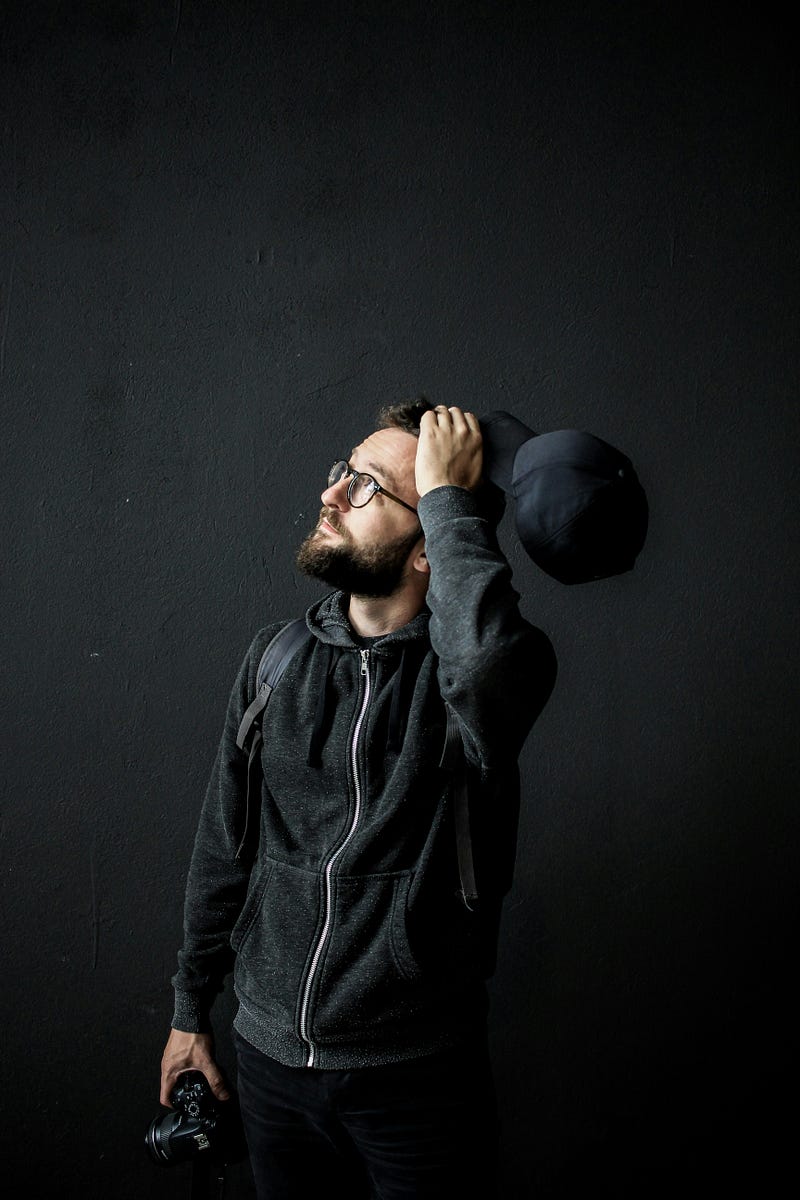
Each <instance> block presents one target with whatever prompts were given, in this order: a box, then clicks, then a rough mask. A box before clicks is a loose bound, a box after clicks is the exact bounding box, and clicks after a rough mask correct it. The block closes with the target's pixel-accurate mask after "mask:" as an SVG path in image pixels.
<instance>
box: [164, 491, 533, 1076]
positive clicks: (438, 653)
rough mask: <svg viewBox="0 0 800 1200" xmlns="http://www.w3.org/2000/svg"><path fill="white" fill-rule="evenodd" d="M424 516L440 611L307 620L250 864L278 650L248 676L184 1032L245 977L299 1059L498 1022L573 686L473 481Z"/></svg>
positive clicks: (256, 1033)
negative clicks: (266, 698)
mask: <svg viewBox="0 0 800 1200" xmlns="http://www.w3.org/2000/svg"><path fill="white" fill-rule="evenodd" d="M419 517H420V521H421V522H422V527H423V530H424V533H425V539H426V540H425V544H426V551H427V556H428V561H429V563H430V568H431V576H430V586H429V589H428V594H427V607H426V608H425V609H424V610H423V611H422V612H421V613H419V614H418V616H416V617H415V618H414V619H413V620H412V621H410V622H409V623H408V624H407V625H405V626H403V627H402V628H401V629H397V630H394V631H393V632H392V633H390V634H387V635H386V636H385V637H382V638H379V639H377V640H375V641H373V642H371V643H370V644H369V645H368V646H365V645H364V644H363V643H360V641H359V639H358V638H356V637H354V635H353V632H352V630H351V627H350V624H349V622H348V620H347V615H346V613H347V597H346V596H344V595H342V594H341V593H339V592H334V593H332V594H331V595H329V596H326V597H325V598H324V599H323V600H321V601H320V602H318V603H316V604H314V605H313V606H312V607H311V608H310V609H309V611H308V614H307V618H306V619H307V623H308V626H309V629H310V630H311V632H312V634H313V635H314V636H313V637H311V638H309V639H308V640H307V642H306V643H305V644H304V645H302V646H301V647H300V649H299V650H298V651H297V653H296V654H295V655H294V657H293V658H292V660H291V662H290V664H289V666H288V668H287V670H286V672H285V674H284V676H283V678H282V679H281V681H280V683H279V684H278V686H277V687H276V689H275V692H274V694H273V695H272V697H271V699H270V702H269V705H268V707H267V710H266V715H265V718H264V744H263V747H262V751H261V765H262V768H263V785H262V794H261V804H260V834H259V840H258V851H257V855H256V856H255V861H254V862H253V863H252V867H251V865H250V863H249V862H247V861H243V860H242V858H241V856H240V858H239V859H237V858H236V852H237V848H238V846H239V844H240V842H241V839H242V834H243V831H244V822H245V811H244V808H245V802H244V796H245V785H246V758H245V756H244V755H243V753H242V752H241V751H240V750H238V749H237V747H236V733H237V730H238V728H239V723H240V721H241V718H242V714H243V713H244V710H245V709H246V707H247V706H248V704H249V703H250V701H251V700H252V698H253V696H254V694H255V690H256V672H257V669H258V663H259V661H260V658H261V655H262V652H263V650H264V647H265V646H266V645H267V643H268V642H269V640H270V639H271V638H272V636H273V635H274V634H275V633H276V632H277V630H278V629H279V628H280V627H281V625H282V624H284V623H285V622H278V623H277V624H274V625H269V626H267V627H266V628H264V629H262V630H260V631H259V632H258V634H257V635H256V637H255V638H254V640H253V642H252V644H251V646H250V649H249V650H248V652H247V655H246V656H245V659H244V662H243V663H242V666H241V668H240V670H239V673H238V676H237V678H236V682H235V683H234V686H233V691H232V693H231V698H230V702H229V705H228V712H227V717H226V722H225V729H224V731H223V735H222V739H221V742H220V746H219V750H218V753H217V757H216V761H215V764H214V768H213V771H212V775H211V780H210V782H209V786H208V791H207V793H206V798H205V802H204V805H203V809H202V814H201V817H200V823H199V827H198V831H197V836H196V839H195V846H194V852H193V855H192V860H191V866H190V870H189V878H188V883H187V890H186V904H185V938H184V945H183V949H182V950H181V951H180V954H179V956H178V961H179V969H178V973H177V974H176V975H175V977H174V979H173V983H174V986H175V991H176V1008H175V1015H174V1017H173V1022H172V1023H173V1026H174V1027H175V1028H178V1029H184V1030H188V1031H190V1032H199V1031H203V1030H207V1029H208V1028H209V1012H210V1009H211V1004H212V1001H213V999H214V996H215V995H216V993H217V992H219V991H220V990H221V988H222V986H223V981H224V978H225V976H226V975H227V974H228V972H229V971H230V970H231V969H233V970H234V987H235V991H236V995H237V998H238V1001H239V1011H238V1014H237V1016H236V1020H235V1026H236V1028H237V1029H238V1031H239V1032H240V1033H241V1035H242V1036H243V1037H244V1038H246V1039H247V1041H249V1042H251V1043H252V1044H253V1045H254V1046H256V1047H257V1048H258V1049H259V1050H261V1051H263V1052H264V1053H265V1054H269V1055H271V1056H272V1057H273V1058H276V1059H277V1060H278V1061H280V1062H282V1063H285V1064H287V1065H289V1066H304V1065H305V1066H309V1067H312V1066H313V1067H322V1068H345V1069H346V1068H350V1067H356V1066H363V1065H372V1064H379V1063H386V1062H391V1061H397V1060H400V1059H404V1058H412V1057H416V1056H419V1055H422V1054H426V1053H430V1052H432V1051H434V1050H437V1049H440V1048H444V1047H445V1046H448V1045H453V1044H455V1043H456V1042H457V1041H459V1040H460V1039H461V1038H463V1037H465V1036H467V1035H468V1034H469V1032H470V1031H472V1030H473V1029H474V1028H475V1027H476V1026H477V1024H478V1023H479V1022H480V1021H481V1020H482V1019H483V1017H484V1015H485V1008H486V991H485V979H486V978H487V977H488V976H489V975H490V974H491V972H492V970H493V968H494V957H495V952H496V943H497V928H498V922H499V916H500V906H501V904H502V898H503V895H504V894H505V893H506V892H507V890H508V888H509V886H510V883H511V875H512V870H513V859H514V849H515V838H516V826H517V815H518V802H519V792H518V786H517V779H516V762H517V758H518V755H519V751H520V749H521V747H522V744H523V742H524V740H525V738H526V736H527V734H528V732H529V730H530V728H531V725H532V724H533V722H534V720H535V719H536V717H537V715H538V714H539V712H540V711H541V709H542V707H543V705H544V704H545V702H546V700H547V698H548V696H549V694H550V692H551V690H552V687H553V683H554V680H555V672H556V664H555V655H554V653H553V650H552V647H551V645H550V642H549V641H548V639H547V638H546V636H545V635H544V634H543V633H542V632H541V631H540V630H538V629H535V628H533V627H532V626H531V625H529V624H528V622H527V621H525V620H524V619H523V618H522V617H521V615H520V613H519V609H518V606H517V601H518V596H517V593H516V592H515V591H514V589H513V587H512V585H511V570H510V568H509V566H508V563H507V562H506V560H505V558H504V557H503V555H502V553H501V551H500V549H499V547H498V544H497V540H496V536H495V531H494V528H493V526H492V525H491V524H490V522H489V521H488V520H486V519H485V518H484V516H483V515H482V510H481V507H480V504H479V501H478V499H477V497H476V496H475V494H474V493H471V492H468V491H465V490H464V489H461V488H456V487H442V488H437V489H435V490H434V491H432V492H429V493H428V494H427V495H426V496H424V497H423V498H422V499H421V500H420V503H419ZM445 701H447V703H448V705H449V706H450V707H451V710H452V711H453V712H454V713H455V714H456V716H457V718H458V723H459V726H460V731H461V737H462V741H463V746H464V755H465V761H466V764H467V770H468V773H469V782H470V797H471V826H472V842H473V847H474V854H475V860H476V862H475V865H476V874H477V878H478V890H479V894H480V897H481V900H480V904H479V905H478V906H477V907H476V910H475V911H473V912H470V911H469V910H468V909H467V908H466V907H465V906H464V904H463V903H462V900H461V898H460V896H459V894H458V891H459V887H458V885H459V880H458V867H457V860H456V842H455V831H454V821H453V806H452V798H451V791H452V788H451V782H452V781H451V777H450V773H449V772H448V771H447V770H446V769H445V768H444V767H442V766H441V765H440V760H441V757H442V749H443V745H444V741H445V728H446V712H445V703H444V702H445Z"/></svg>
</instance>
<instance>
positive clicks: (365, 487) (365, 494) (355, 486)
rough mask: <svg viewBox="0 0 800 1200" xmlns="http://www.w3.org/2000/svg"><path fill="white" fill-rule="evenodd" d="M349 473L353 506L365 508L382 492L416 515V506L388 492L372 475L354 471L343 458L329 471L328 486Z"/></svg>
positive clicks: (349, 496) (349, 492) (350, 497)
mask: <svg viewBox="0 0 800 1200" xmlns="http://www.w3.org/2000/svg"><path fill="white" fill-rule="evenodd" d="M348 475H352V476H353V478H352V479H351V480H350V482H349V484H348V485H347V503H348V504H349V505H350V507H351V508H363V507H364V505H365V504H369V502H370V500H371V499H372V497H373V496H375V495H377V493H378V492H380V493H381V495H382V496H386V497H387V498H388V499H389V500H396V501H397V503H398V504H402V506H403V508H407V509H408V511H409V512H412V513H413V514H414V516H415V517H416V515H417V510H416V509H415V508H412V507H411V505H410V504H406V502H405V500H401V499H400V497H399V496H393V495H392V493H391V492H387V490H386V488H385V487H383V485H382V484H380V483H378V481H377V479H373V478H372V476H371V475H365V473H364V472H363V471H354V470H353V468H352V467H351V466H350V463H349V462H346V461H345V460H344V459H343V458H342V459H340V460H339V462H335V463H334V464H333V466H332V467H331V469H330V471H329V472H328V487H333V486H334V485H335V484H337V483H341V481H342V480H343V479H346V478H347V476H348Z"/></svg>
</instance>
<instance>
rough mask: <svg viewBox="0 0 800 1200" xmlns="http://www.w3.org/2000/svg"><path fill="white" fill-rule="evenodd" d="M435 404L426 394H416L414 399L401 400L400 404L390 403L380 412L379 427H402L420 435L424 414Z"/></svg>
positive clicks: (408, 431) (404, 431)
mask: <svg viewBox="0 0 800 1200" xmlns="http://www.w3.org/2000/svg"><path fill="white" fill-rule="evenodd" d="M432 408H433V405H432V404H431V402H430V401H429V400H427V399H426V398H425V396H415V397H414V398H413V400H401V401H400V403H399V404H389V405H387V407H386V408H382V409H381V411H380V412H379V413H378V428H379V429H402V430H403V433H410V434H411V435H412V437H419V423H420V421H421V420H422V417H423V414H424V413H426V412H430V410H431V409H432Z"/></svg>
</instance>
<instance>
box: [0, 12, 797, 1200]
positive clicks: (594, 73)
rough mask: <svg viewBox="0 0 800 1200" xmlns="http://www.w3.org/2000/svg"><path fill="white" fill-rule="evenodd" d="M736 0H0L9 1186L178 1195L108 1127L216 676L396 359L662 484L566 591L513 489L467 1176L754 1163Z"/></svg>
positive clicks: (766, 349)
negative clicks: (518, 674)
mask: <svg viewBox="0 0 800 1200" xmlns="http://www.w3.org/2000/svg"><path fill="white" fill-rule="evenodd" d="M712 7H713V6H712ZM737 12H738V10H737V9H736V7H735V6H734V7H733V8H731V7H730V6H728V7H726V8H724V9H723V8H722V7H721V6H720V19H719V22H717V21H716V19H715V18H714V16H713V13H712V15H711V16H708V15H707V16H706V17H705V18H703V19H702V20H701V19H699V18H698V16H697V10H696V6H690V5H682V4H667V3H646V4H627V3H622V4H607V3H599V4H591V3H584V4H579V3H543V4H514V3H512V4H492V3H483V4H481V3H460V4H457V3H452V4H435V3H434V4H430V5H422V4H420V5H413V4H404V3H386V4H377V3H376V4H368V3H361V4H359V3H354V2H353V3H336V2H333V3H328V4H325V5H321V4H310V3H301V2H298V3H289V2H288V0H284V2H282V3H268V2H264V3H256V2H250V3H247V2H244V0H241V2H231V0H228V2H226V3H222V4H213V5H212V4H200V3H197V2H194V0H183V2H182V3H181V2H180V0H178V2H176V3H174V4H168V3H156V2H154V0H138V2H137V3H126V2H123V0H86V2H84V3H79V2H77V0H74V2H69V0H64V2H63V3H56V2H54V0H52V2H43V3H39V4H30V5H29V4H22V3H18V4H10V5H7V6H6V11H5V14H4V17H3V23H2V29H3V32H2V41H1V42H0V61H1V62H2V71H1V72H0V75H1V78H0V99H1V100H2V106H3V111H2V122H1V123H0V182H1V184H2V210H0V255H1V259H0V304H1V305H2V307H1V308H0V393H1V394H2V403H3V425H2V432H3V436H2V454H3V460H2V475H0V486H2V491H3V496H2V504H3V516H4V522H5V537H4V567H3V573H2V587H3V610H2V611H3V620H2V634H3V660H4V671H3V677H4V685H5V686H4V699H3V709H2V714H1V719H2V738H3V750H4V766H5V770H4V776H5V790H4V796H3V811H2V827H0V836H2V852H3V863H2V880H3V889H4V891H3V901H2V903H3V925H4V936H3V965H2V996H3V1013H2V1038H3V1084H2V1093H3V1107H4V1113H3V1117H2V1122H1V1123H0V1127H2V1136H3V1144H4V1146H5V1147H6V1149H5V1150H4V1161H3V1169H2V1172H0V1178H2V1179H3V1181H4V1183H5V1181H7V1180H8V1177H9V1169H10V1171H11V1174H12V1176H13V1178H14V1180H15V1181H17V1183H18V1186H19V1188H20V1189H21V1190H20V1192H19V1193H15V1194H23V1193H24V1192H25V1191H26V1189H27V1190H30V1191H31V1192H35V1193H36V1194H43V1191H44V1190H45V1189H46V1188H48V1187H50V1188H52V1187H58V1188H60V1189H62V1190H68V1191H70V1190H74V1191H75V1194H82V1195H86V1196H97V1197H109V1196H114V1197H119V1198H120V1200H127V1198H128V1197H130V1198H133V1197H137V1198H141V1197H142V1196H153V1197H161V1196H164V1197H166V1196H173V1195H175V1196H178V1195H186V1194H187V1193H188V1176H187V1174H186V1171H185V1169H176V1170H175V1171H174V1172H159V1170H158V1168H156V1167H154V1166H152V1165H151V1164H150V1162H149V1161H148V1160H147V1159H146V1157H145V1154H144V1150H143V1148H142V1137H143V1133H144V1129H145V1127H146V1125H147V1123H148V1121H149V1120H150V1118H151V1117H152V1116H153V1115H155V1113H156V1112H157V1076H158V1064H159V1058H160V1054H161V1049H162V1045H163V1041H164V1039H165V1037H166V1033H167V1026H168V1021H169V1016H170V1012H171V995H170V987H169V977H170V975H171V973H172V972H173V970H174V961H175V952H176V949H177V946H178V943H179V940H180V924H181V911H180V910H181V899H182V887H183V880H184V877H185V871H186V867H187V861H188V854H189V849H190V844H191V838H192V833H193V827H194V823H195V819H196V816H197V812H198V807H199V804H200V801H201V797H202V792H203V788H204V783H205V778H206V775H207V772H208V770H209V768H210V766H211V762H212V758H213V754H214V750H215V743H216V738H217V734H218V731H219V729H220V726H221V720H222V715H223V712H224V707H225V701H226V697H227V693H228V689H229V685H230V683H231V680H232V677H233V673H234V672H235V670H236V667H237V665H238V663H239V660H240V658H241V655H242V654H243V652H244V650H245V648H246V646H247V645H248V643H249V641H250V637H251V634H252V633H253V631H254V630H255V629H256V628H257V627H259V626H260V625H261V624H263V623H265V621H266V620H269V619H273V618H278V617H289V616H293V615H295V614H297V613H299V612H301V611H302V609H303V608H304V606H305V604H306V603H307V602H308V601H310V600H311V599H312V598H314V597H315V596H316V595H317V594H318V590H317V589H316V588H315V587H314V586H313V585H311V584H309V583H307V582H305V581H302V580H300V579H299V578H298V577H297V576H296V575H295V574H294V572H293V569H292V557H293V550H294V547H295V546H296V545H297V543H298V541H299V539H300V537H301V534H302V533H303V532H305V530H306V529H307V528H308V527H309V525H310V523H311V521H312V519H313V517H314V514H315V512H316V511H317V504H318V493H319V489H320V486H321V478H322V475H323V473H324V471H325V470H326V469H327V466H328V464H329V462H330V460H331V458H332V457H333V456H334V455H335V454H337V453H340V452H341V451H342V449H343V448H344V449H347V448H349V447H350V445H351V444H352V443H353V441H354V440H355V439H358V438H359V437H360V436H362V435H363V434H364V433H365V432H367V431H368V430H369V428H370V425H371V422H372V418H373V414H374V412H375V410H376V408H377V407H378V406H379V405H380V404H381V403H384V402H386V401H390V400H394V399H397V398H400V397H403V396H405V395H407V394H410V393H416V392H419V391H424V392H425V393H427V394H428V395H429V396H430V397H432V398H434V399H435V400H436V401H445V402H448V403H463V404H465V405H467V406H468V407H471V408H473V409H474V410H475V411H477V412H481V411H482V410H483V411H489V410H492V409H495V408H507V409H510V410H511V411H513V412H515V413H517V414H518V415H519V416H521V417H522V418H523V419H524V420H526V421H527V422H528V423H529V424H530V425H532V426H533V427H534V428H535V429H537V430H540V431H547V430H551V429H558V428H563V427H575V428H584V429H589V430H591V431H592V432H594V433H597V434H599V435H600V436H601V437H604V438H606V439H607V440H609V441H611V442H613V443H615V444H616V445H618V446H620V448H622V449H623V450H625V451H626V452H627V453H628V454H629V455H630V456H631V457H632V458H633V460H634V462H635V464H636V466H637V468H638V471H639V474H640V477H641V479H642V481H643V483H644V484H645V486H646V488H647V491H648V494H649V497H650V505H651V524H650V535H649V538H648V542H647V545H646V547H645V550H644V552H643V554H642V556H641V558H640V561H639V563H638V565H637V567H636V569H635V571H634V572H632V573H631V574H629V575H626V576H623V577H620V578H618V579H615V580H609V581H605V582H602V583H597V584H593V585H589V586H585V587H582V588H581V587H579V588H574V589H570V588H565V587H562V586H561V585H559V584H557V583H555V582H554V581H552V580H550V579H549V578H547V577H546V576H544V575H542V574H541V573H540V572H538V571H537V569H536V568H535V567H534V566H533V565H532V564H531V563H530V562H529V561H528V560H527V559H526V558H525V557H524V556H523V555H522V554H521V553H520V552H519V549H518V547H517V546H516V545H515V543H514V540H513V536H512V533H511V529H510V525H509V522H508V520H507V521H506V523H505V525H504V527H503V532H504V545H505V547H506V549H507V551H508V554H509V557H510V558H511V560H512V563H513V565H514V568H515V578H516V581H517V586H518V588H519V590H520V591H521V593H522V596H523V601H522V603H523V609H524V611H525V613H526V615H527V616H528V617H529V618H530V619H531V620H533V621H534V622H535V623H536V624H538V625H540V626H541V627H542V628H543V629H545V630H546V631H547V633H548V634H549V636H550V637H551V639H552V641H553V643H554V644H555V646H556V649H557V652H558V655H559V660H560V676H559V682H558V685H557V689H556V692H555V694H554V696H553V698H552V700H551V702H550V704H549V706H548V708H547V709H546V711H545V713H544V715H543V717H542V719H541V721H540V722H539V724H538V726H537V728H536V729H535V731H534V733H533V735H532V737H531V739H530V741H529V744H528V746H527V749H526V752H525V758H524V762H523V768H524V776H525V808H524V816H523V824H522V830H521V837H520V855H519V864H518V871H517V879H516V884H515V888H514V891H513V893H512V895H511V897H510V901H509V905H508V911H507V915H506V921H505V927H504V939H503V944H502V948H501V954H500V962H499V969H498V973H497V976H496V979H495V982H494V985H493V1005H494V1007H493V1017H492V1039H493V1046H494V1051H495V1059H496V1063H497V1072H498V1082H499V1087H500V1091H501V1097H502V1108H503V1117H504V1147H505V1163H506V1167H505V1171H506V1180H505V1189H504V1194H505V1195H508V1196H527V1195H536V1196H541V1197H561V1196H563V1195H565V1194H567V1191H568V1189H569V1188H571V1187H573V1186H578V1185H581V1184H589V1183H591V1185H592V1188H593V1190H595V1191H597V1189H599V1190H600V1192H601V1194H609V1195H617V1196H622V1195H635V1196H637V1197H641V1196H650V1195H655V1194H657V1188H658V1185H659V1181H664V1180H667V1179H668V1180H670V1181H672V1183H673V1184H675V1185H677V1186H678V1190H677V1191H676V1192H675V1193H674V1194H681V1195H686V1194H692V1190H691V1189H692V1187H694V1186H695V1185H699V1184H700V1183H702V1184H703V1185H704V1186H705V1187H706V1188H708V1186H709V1185H710V1184H712V1183H714V1184H719V1183H720V1182H722V1181H733V1180H739V1179H741V1178H742V1177H743V1175H744V1174H745V1173H746V1172H752V1173H753V1175H754V1177H755V1178H758V1179H759V1181H760V1183H761V1184H762V1185H763V1173H764V1172H766V1171H767V1170H768V1169H769V1167H770V1166H771V1165H774V1164H775V1163H776V1162H777V1161H778V1160H779V1159H780V1155H781V1149H782V1139H781V1120H782V1115H783V1113H784V1111H785V1108H784V1101H785V1094H784V1092H783V1090H782V1089H783V1083H784V1079H785V1075H786V1069H787V1067H786V1058H787V1040H786V1039H787V1030H788V1028H789V1026H788V1022H786V1023H784V1018H785V1017H786V1016H787V1014H788V1000H787V988H786V983H785V980H783V979H782V967H783V962H784V960H785V959H786V958H787V956H788V953H789V945H790V944H789V942H788V938H787V931H788V928H789V923H790V920H789V919H790V916H791V913H792V908H793V900H794V896H795V892H794V884H793V876H794V874H795V871H796V868H795V867H794V864H793V858H794V835H795V830H796V815H795V812H796V803H795V802H796V797H797V768H798V763H797V737H796V680H797V668H798V662H797V648H796V640H795V633H796V623H797V622H796V594H797V583H798V579H797V538H796V521H795V520H794V517H793V501H794V500H795V498H796V493H797V488H796V456H797V432H798V430H797V425H798V421H797V395H796V393H797V354H796V348H795V338H796V322H797V303H796V300H797V294H796V281H797V274H796V271H797V243H798V238H797V222H796V203H797V155H796V141H795V138H796V122H795V114H796V107H795V105H796V89H795V80H794V76H793V71H794V66H793V58H792V56H791V53H790V50H789V48H788V44H787V43H788V32H787V30H785V29H784V28H782V26H781V24H780V20H779V19H778V18H777V17H774V16H772V15H771V14H770V12H769V9H765V8H763V7H760V8H759V10H758V13H757V14H754V13H753V12H751V13H750V15H749V16H746V17H745V16H741V15H737ZM230 1013H231V1004H230V1000H229V999H223V1001H222V1002H221V1005H220V1010H219V1030H220V1053H221V1056H222V1058H223V1061H225V1062H227V1063H230V1045H229V1042H228V1040H227V1036H226V1033H225V1026H226V1021H227V1019H228V1017H229V1016H230ZM9 1164H10V1167H9ZM229 1194H230V1195H231V1196H248V1195H251V1190H250V1184H249V1181H248V1176H247V1171H246V1168H239V1169H237V1171H236V1172H235V1173H234V1178H233V1179H232V1181H231V1184H230V1192H229ZM712 1194H713V1193H712ZM761 1194H765V1195H766V1194H770V1192H769V1189H767V1191H762V1192H761Z"/></svg>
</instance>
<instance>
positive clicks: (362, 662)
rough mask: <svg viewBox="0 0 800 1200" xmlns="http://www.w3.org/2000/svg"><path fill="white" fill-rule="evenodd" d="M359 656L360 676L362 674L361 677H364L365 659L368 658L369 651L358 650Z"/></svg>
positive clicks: (365, 671)
mask: <svg viewBox="0 0 800 1200" xmlns="http://www.w3.org/2000/svg"><path fill="white" fill-rule="evenodd" d="M359 654H360V655H361V674H362V675H366V673H367V659H368V657H369V650H360V651H359Z"/></svg>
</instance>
